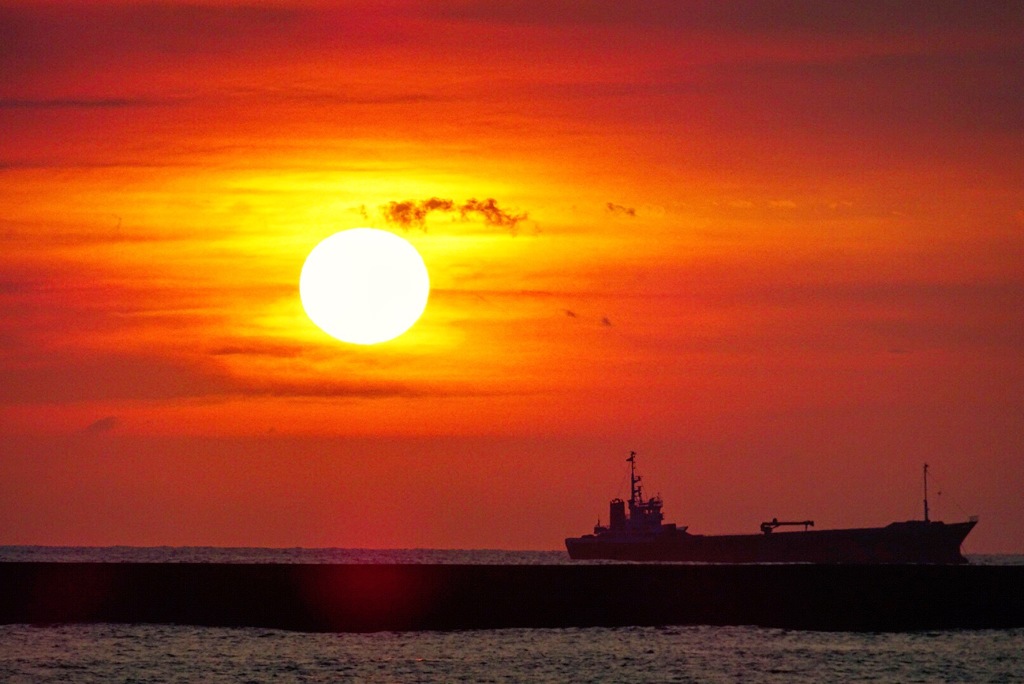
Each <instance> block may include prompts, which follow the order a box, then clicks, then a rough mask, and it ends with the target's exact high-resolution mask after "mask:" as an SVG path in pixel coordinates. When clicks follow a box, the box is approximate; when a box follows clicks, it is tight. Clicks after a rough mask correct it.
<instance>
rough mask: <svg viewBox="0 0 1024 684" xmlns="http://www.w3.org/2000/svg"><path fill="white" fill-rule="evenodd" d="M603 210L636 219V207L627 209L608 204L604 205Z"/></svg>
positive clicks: (623, 206)
mask: <svg viewBox="0 0 1024 684" xmlns="http://www.w3.org/2000/svg"><path fill="white" fill-rule="evenodd" d="M605 208H606V209H607V210H608V211H609V212H611V213H612V214H621V215H623V216H629V217H630V218H635V217H636V207H627V206H625V205H623V204H616V203H615V202H608V203H607V204H605Z"/></svg>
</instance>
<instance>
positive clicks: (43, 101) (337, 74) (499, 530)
mask: <svg viewBox="0 0 1024 684" xmlns="http://www.w3.org/2000/svg"><path fill="white" fill-rule="evenodd" d="M581 5H582V7H581ZM1022 35H1024V9H1022V8H1021V6H1020V5H1019V3H1013V2H1006V3H997V2H974V3H946V2H931V3H911V2H907V3H900V2H863V3H856V4H849V3H820V2H811V1H810V0H807V1H806V2H804V1H795V2H788V1H787V2H726V1H723V2H717V1H716V2H711V1H710V0H709V1H707V2H677V1H675V0H673V1H671V2H670V1H667V0H666V1H664V2H662V1H652V2H646V3H643V4H641V5H640V7H638V8H630V7H628V6H627V5H623V4H622V3H619V2H593V3H576V2H568V1H567V0H565V1H557V0H556V1H551V0H547V1H545V2H511V3H490V2H482V1H480V2H472V1H466V2H456V1H451V2H439V3H431V4H430V5H429V6H428V5H427V4H425V3H412V2H400V1H398V0H395V1H393V2H369V1H367V2H352V3H334V2H322V3H315V2H274V3H253V4H250V5H243V4H237V3H234V2H230V1H225V2H198V3H195V2H193V3H187V4H186V3H181V4H179V3H177V2H174V1H173V0H171V1H168V2H153V3H145V2H131V3H128V2H124V3H117V2H114V3H85V2H78V3H64V4H60V5H58V4H55V3H54V4H49V3H47V4H44V3H24V2H13V3H11V2H8V3H6V4H5V5H4V6H3V7H2V8H0V46H2V47H0V207H2V209H0V249H2V253H3V258H2V260H0V358H2V360H3V363H2V366H0V521H2V523H0V544H85V545H107V544H134V545H163V544H167V545H231V546H263V545H269V546H342V547H449V548H513V549H516V548H519V549H548V548H561V545H562V539H563V538H564V537H565V536H567V535H576V534H580V533H583V532H586V531H587V530H588V528H589V527H590V526H591V525H593V523H594V521H595V520H596V519H597V517H598V516H599V515H600V516H606V515H607V510H606V500H607V499H608V498H610V497H612V496H616V495H619V496H621V495H628V484H626V480H625V477H626V476H625V473H626V467H625V466H626V464H625V463H624V459H625V457H626V456H627V455H628V452H629V450H630V449H635V450H637V451H638V452H639V453H640V455H641V461H640V464H641V470H642V472H644V473H645V475H646V480H645V482H646V483H648V484H649V485H650V487H651V490H652V493H653V491H660V492H661V494H662V495H663V497H664V498H665V500H666V514H667V517H668V519H669V520H671V521H673V522H677V523H679V524H686V525H689V526H690V529H691V530H692V531H695V532H709V533H713V532H743V531H748V532H754V531H756V530H757V525H758V523H759V522H760V521H762V520H765V519H770V518H771V517H774V516H777V517H779V518H780V519H781V518H787V517H796V518H797V519H803V518H813V519H815V520H816V521H817V525H818V526H819V527H835V526H847V525H854V526H857V525H876V524H886V523H888V522H890V521H892V520H903V519H908V518H912V517H919V516H920V514H921V511H920V509H921V503H920V498H921V491H920V485H921V483H920V469H921V464H922V463H923V462H925V461H927V462H928V463H930V464H931V466H932V473H933V474H934V482H933V485H934V486H933V492H932V494H933V497H932V501H931V509H932V514H933V517H934V518H944V519H946V520H957V519H962V518H965V517H966V516H967V515H974V514H977V515H979V516H980V517H981V523H980V524H979V526H978V527H977V529H976V530H975V531H974V532H973V533H972V535H971V536H970V537H969V538H968V540H967V543H966V544H965V551H967V552H968V553H984V552H1018V553H1022V552H1024V506H1022V505H1021V503H1020V495H1021V494H1020V493H1021V492H1022V491H1024V455H1022V453H1021V444H1022V443H1024V42H1022V41H1021V36H1022ZM430 198H440V199H446V200H451V201H452V203H453V204H452V206H453V207H459V206H460V205H462V206H465V205H466V203H468V202H469V201H471V200H474V199H475V200H479V201H485V200H487V199H493V200H494V205H493V206H494V209H495V211H493V212H492V213H490V214H486V213H484V212H481V211H470V212H468V213H465V215H463V214H462V213H460V212H459V211H458V210H457V209H452V210H448V211H445V210H435V211H427V212H426V213H425V214H423V216H422V220H421V221H411V222H409V221H406V220H403V219H404V218H407V217H408V216H409V214H408V213H405V214H403V213H401V212H400V211H396V210H394V208H395V207H398V208H401V207H403V206H404V207H407V208H413V209H415V208H417V207H420V208H422V207H423V206H424V205H423V204H422V203H423V202H424V201H426V200H429V199H430ZM406 203H407V204H406ZM361 225H370V226H375V227H378V228H383V229H388V230H392V231H394V232H396V233H399V234H401V235H403V236H404V237H406V238H407V239H409V240H410V241H411V242H412V243H413V244H414V245H415V246H416V247H417V248H418V249H419V250H420V252H421V254H422V255H423V257H424V260H425V261H426V264H427V268H428V269H429V271H430V274H431V279H432V284H433V291H432V294H431V298H430V301H429V303H428V306H427V310H426V312H425V314H424V316H423V318H422V319H421V320H420V321H419V323H417V324H416V326H414V327H413V329H412V330H411V331H410V332H408V333H407V334H406V335H404V336H402V337H400V338H398V339H397V340H395V341H393V342H389V343H385V344H382V345H378V346H374V347H359V346H351V345H346V344H344V343H340V342H337V341H334V340H332V339H331V338H329V337H327V336H326V335H324V334H323V333H322V332H320V331H319V330H318V329H317V328H316V327H315V326H313V324H312V323H311V322H310V321H309V320H308V319H307V318H306V316H305V314H304V313H303V311H302V307H301V304H300V302H299V299H298V274H299V270H300V269H301V266H302V262H303V259H304V258H305V255H306V254H307V253H308V252H309V250H310V249H312V247H313V246H314V245H315V244H316V243H317V242H319V241H320V240H321V239H323V238H324V237H326V236H327V235H329V234H331V233H333V232H336V231H338V230H341V229H344V228H349V227H354V226H361ZM939 492H941V494H939Z"/></svg>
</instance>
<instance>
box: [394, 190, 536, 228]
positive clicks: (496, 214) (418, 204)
mask: <svg viewBox="0 0 1024 684" xmlns="http://www.w3.org/2000/svg"><path fill="white" fill-rule="evenodd" d="M380 210H381V213H382V214H383V215H384V219H385V220H386V221H387V222H388V223H391V224H394V225H397V226H400V227H402V228H404V229H405V230H408V229H410V228H425V227H426V224H427V218H428V217H429V216H430V215H431V214H435V213H436V214H448V215H451V216H453V217H454V216H455V215H456V214H457V215H458V218H459V220H460V221H469V220H472V219H474V218H479V219H480V220H482V221H483V222H484V224H486V225H488V226H492V227H495V228H502V229H504V230H507V231H508V232H509V233H512V234H513V235H514V234H515V233H516V230H517V228H518V226H519V224H520V223H521V222H523V221H525V220H527V219H528V218H529V214H528V213H527V212H523V213H514V212H511V211H508V210H506V209H503V208H501V207H500V206H499V205H498V201H497V200H496V199H494V198H493V197H488V198H487V199H483V200H478V199H476V198H475V197H474V198H470V199H468V200H466V201H465V202H463V203H461V204H456V202H455V200H451V199H442V198H440V197H431V198H429V199H425V200H402V201H400V202H395V201H392V202H388V203H387V204H385V205H383V206H382V207H381V208H380Z"/></svg>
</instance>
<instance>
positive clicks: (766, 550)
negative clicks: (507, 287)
mask: <svg viewBox="0 0 1024 684" xmlns="http://www.w3.org/2000/svg"><path fill="white" fill-rule="evenodd" d="M626 460H627V461H628V462H629V473H630V482H631V486H630V497H629V501H623V500H622V499H619V498H616V499H612V500H611V502H610V504H609V511H608V512H609V520H608V525H601V524H600V522H598V525H596V526H595V527H594V532H593V534H585V535H583V536H582V537H569V538H567V539H566V540H565V547H566V550H567V551H568V552H569V557H570V558H572V559H575V560H599V559H604V560H626V561H676V562H700V563H850V564H855V563H939V564H959V563H966V562H967V559H966V558H964V556H963V554H962V553H961V552H960V545H961V544H962V543H963V540H964V539H965V538H966V537H967V535H968V534H969V533H970V531H971V530H972V529H973V528H974V526H975V525H976V524H977V522H978V519H977V517H971V518H970V519H968V520H967V521H965V522H957V523H948V524H947V523H944V522H939V521H934V520H930V519H929V516H928V465H927V464H925V466H924V519H923V520H908V521H905V522H893V523H890V524H888V525H886V526H885V527H861V528H849V529H834V530H812V529H811V528H812V527H814V521H813V520H799V521H779V520H778V519H777V518H773V519H772V520H770V521H768V522H762V523H761V533H760V534H725V535H704V534H691V533H690V532H689V530H688V529H687V528H686V527H683V526H677V525H675V524H673V523H666V522H664V515H663V514H662V510H661V509H662V505H663V502H662V500H661V497H660V496H654V497H651V498H647V499H645V498H644V496H643V489H642V487H641V485H640V481H641V478H640V476H639V475H637V473H636V452H630V454H629V458H628V459H626ZM780 527H802V528H803V529H797V530H794V531H782V532H776V531H775V530H776V529H778V528H780Z"/></svg>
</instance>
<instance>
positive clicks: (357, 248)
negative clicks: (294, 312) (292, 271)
mask: <svg viewBox="0 0 1024 684" xmlns="http://www.w3.org/2000/svg"><path fill="white" fill-rule="evenodd" d="M429 295H430V276H429V275H428V274H427V267H426V265H425V264H424V263H423V258H422V257H421V256H420V254H419V252H417V251H416V248H415V247H413V246H412V244H410V243H409V241H408V240H405V239H404V238H402V237H400V236H398V235H395V234H394V233H389V232H387V231H384V230H377V229H375V228H352V229H350V230H343V231H341V232H340V233H335V234H334V235H331V236H330V237H327V238H325V239H324V240H323V241H321V242H320V243H319V244H318V245H317V246H316V247H314V248H313V250H312V251H311V252H310V253H309V256H307V257H306V262H305V263H304V264H303V265H302V273H301V274H300V275H299V298H300V299H301V300H302V307H303V308H304V309H305V310H306V315H307V316H309V318H310V320H312V321H313V323H315V324H316V325H317V327H319V328H320V329H321V330H323V331H324V332H325V333H327V334H328V335H330V336H331V337H334V338H336V339H339V340H341V341H343V342H350V343H352V344H377V343H379V342H387V341H388V340H393V339H394V338H396V337H398V336H399V335H401V334H402V333H404V332H405V331H406V330H408V329H409V328H411V327H412V325H413V323H415V322H416V321H417V320H418V319H419V317H420V315H421V314H422V313H423V310H424V309H425V308H426V306H427V297H428V296H429Z"/></svg>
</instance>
